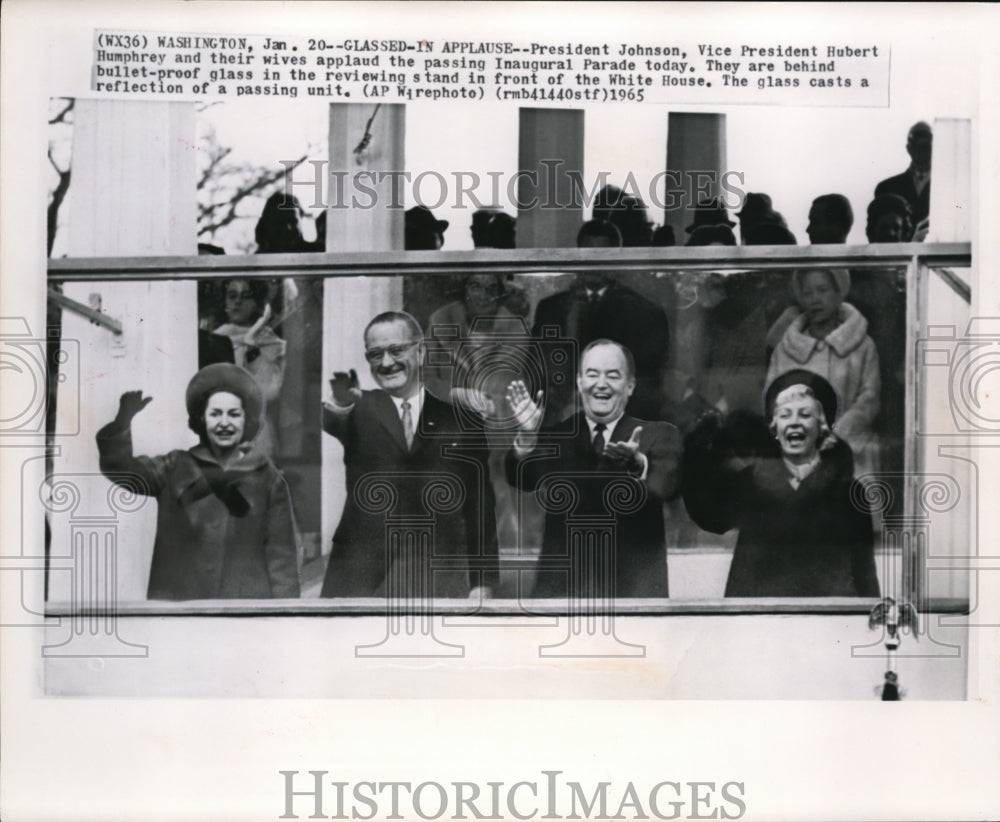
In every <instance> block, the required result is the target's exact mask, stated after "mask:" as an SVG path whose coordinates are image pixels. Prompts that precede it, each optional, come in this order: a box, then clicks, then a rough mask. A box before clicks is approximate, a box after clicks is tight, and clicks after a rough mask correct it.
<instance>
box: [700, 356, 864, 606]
mask: <svg viewBox="0 0 1000 822" xmlns="http://www.w3.org/2000/svg"><path fill="white" fill-rule="evenodd" d="M765 396H766V400H765V410H766V413H765V418H766V419H767V420H768V424H767V425H766V427H765V425H764V422H763V420H761V419H760V418H759V417H756V416H753V417H751V416H750V415H746V414H732V415H730V417H729V418H728V419H726V420H725V421H722V420H720V418H719V417H718V416H711V417H708V418H706V419H704V420H702V421H701V422H700V423H699V425H698V426H697V427H696V428H695V430H694V431H692V432H691V434H690V435H689V436H688V438H687V441H686V442H685V454H684V469H683V471H684V479H683V493H684V503H685V505H686V506H687V509H688V512H689V514H690V515H691V518H692V519H693V520H694V521H695V522H696V523H697V524H698V525H699V526H700V527H702V528H704V529H705V530H707V531H712V532H714V533H718V534H721V533H724V532H725V531H728V530H729V529H731V528H739V538H738V540H737V543H736V550H735V551H734V553H733V561H732V564H731V566H730V569H729V579H728V580H727V582H726V596H727V597H760V596H771V597H855V596H857V597H877V596H879V585H878V579H877V577H876V573H875V556H874V546H873V533H872V521H871V512H870V510H869V508H868V507H867V504H866V503H865V501H864V494H863V489H862V488H860V487H858V488H854V489H853V493H852V484H853V472H854V463H853V458H852V455H851V449H850V446H848V445H847V443H845V442H843V441H842V440H840V439H838V438H837V437H836V436H835V435H833V434H831V432H830V428H831V427H832V425H833V422H834V419H835V417H836V394H835V392H834V390H833V388H832V387H831V386H830V384H829V383H828V382H827V381H826V380H824V379H823V378H822V377H819V376H818V375H816V374H813V373H811V372H808V371H803V370H795V371H790V372H787V373H785V374H782V375H780V376H779V377H777V378H776V379H775V380H774V381H773V382H772V383H771V385H770V386H769V387H768V390H767V392H766V395H765Z"/></svg>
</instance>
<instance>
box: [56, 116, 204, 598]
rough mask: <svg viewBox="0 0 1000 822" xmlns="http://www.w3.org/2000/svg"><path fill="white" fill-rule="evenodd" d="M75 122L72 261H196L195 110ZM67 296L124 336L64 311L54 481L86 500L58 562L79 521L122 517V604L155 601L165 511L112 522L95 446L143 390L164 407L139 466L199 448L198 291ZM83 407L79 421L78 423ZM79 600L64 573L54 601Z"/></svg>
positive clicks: (130, 288)
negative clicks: (194, 395)
mask: <svg viewBox="0 0 1000 822" xmlns="http://www.w3.org/2000/svg"><path fill="white" fill-rule="evenodd" d="M74 116H75V123H74V128H73V161H72V171H73V177H72V183H71V197H70V198H69V199H68V203H69V204H70V209H71V210H70V215H69V221H68V230H69V242H68V253H69V255H70V256H72V257H91V256H107V257H124V256H154V255H169V254H176V255H182V254H195V253H196V251H197V238H196V228H195V222H196V218H195V208H196V203H195V152H194V140H195V113H194V106H193V104H188V103H160V102H121V101H109V100H78V101H77V103H76V109H75V111H74ZM64 293H65V294H66V296H68V297H71V298H73V299H75V300H78V301H79V302H82V303H84V304H87V303H88V302H90V301H91V299H94V300H96V299H97V297H96V295H99V297H100V304H101V307H102V309H103V310H104V311H105V312H106V313H107V314H108V315H109V316H111V317H113V318H115V319H117V320H119V321H120V322H121V323H122V327H123V333H122V334H121V335H120V336H118V335H114V334H112V333H111V332H110V331H108V330H106V329H104V328H102V327H99V326H96V325H93V324H91V323H90V322H89V321H87V320H85V319H83V318H82V317H80V316H79V315H77V314H74V313H72V312H70V311H65V310H64V311H63V319H62V323H63V325H62V339H63V348H64V350H65V351H67V352H68V354H69V359H68V360H67V362H66V363H65V364H64V365H63V368H62V371H61V373H60V379H61V383H60V385H59V397H58V409H59V418H58V421H57V428H56V433H57V437H56V443H57V445H58V446H59V448H60V453H59V455H58V456H57V457H56V458H55V462H54V468H53V471H54V478H55V480H56V481H57V482H59V483H60V487H61V488H63V489H65V488H67V487H73V488H76V489H77V490H78V492H79V500H78V502H77V504H76V506H75V508H73V509H72V510H65V511H64V512H63V513H61V514H58V515H54V516H53V519H52V555H53V558H56V557H59V556H62V555H68V554H69V553H70V548H71V540H72V535H71V531H72V529H74V528H78V526H79V518H81V517H108V516H116V517H117V519H116V520H115V522H116V525H115V527H114V530H115V531H116V536H117V595H118V597H119V599H125V600H128V599H143V598H145V595H146V586H147V584H148V580H149V564H150V559H151V556H152V548H153V540H154V537H155V534H156V504H155V502H153V501H152V500H150V501H148V503H147V504H146V505H144V506H142V508H141V509H140V510H138V511H136V512H134V513H123V512H115V511H113V510H109V508H108V506H109V496H108V493H109V490H110V484H109V483H108V482H107V480H105V479H104V478H103V477H102V476H100V473H99V469H98V456H97V446H96V444H95V439H94V437H95V434H96V432H97V430H98V429H99V428H100V427H101V426H103V425H104V424H105V423H107V422H109V421H110V420H111V419H112V418H113V417H114V415H115V413H116V411H117V408H118V398H119V396H120V395H121V394H122V392H124V391H127V390H132V389H137V390H142V391H143V392H144V393H145V394H147V395H150V396H152V397H153V398H154V399H153V402H152V403H151V404H150V405H149V407H148V408H146V409H145V410H144V411H143V412H142V413H141V414H140V415H139V416H138V417H136V419H135V422H134V425H133V437H134V445H135V450H136V453H137V454H162V453H165V452H167V451H169V450H171V449H174V448H187V447H189V446H190V445H191V444H193V443H194V442H196V439H195V437H194V434H192V433H191V432H190V431H189V430H188V427H187V413H186V411H185V408H184V390H185V388H186V387H187V384H188V381H189V380H190V379H191V377H192V375H193V374H194V373H195V371H196V370H197V367H198V339H197V323H198V311H197V295H196V286H195V283H194V282H129V281H127V280H124V281H123V280H107V281H101V282H90V283H78V284H72V283H69V284H66V285H65V287H64ZM91 295H95V296H94V297H93V298H92V296H91ZM76 407H79V409H80V413H79V417H78V419H77V418H76V417H75V415H74V414H73V413H72V411H73V409H74V408H76ZM66 483H69V486H67V485H66ZM112 499H113V498H112ZM112 507H113V506H112ZM74 523H76V524H75V525H74ZM69 593H70V578H69V574H68V572H55V573H53V574H52V576H51V579H50V587H49V597H50V599H52V600H67V599H69Z"/></svg>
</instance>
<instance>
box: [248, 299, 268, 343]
mask: <svg viewBox="0 0 1000 822" xmlns="http://www.w3.org/2000/svg"><path fill="white" fill-rule="evenodd" d="M270 319H271V304H270V303H267V304H265V305H264V311H263V312H262V313H261V315H260V317H259V318H258V319H257V322H255V323H254V324H253V325H252V326H250V330H249V331H247V333H246V337H245V339H246V343H247V345H248V346H254V345H257V335H258V334H259V333H260V331H261V329H262V328H264V326H266V325H267V323H268V320H270Z"/></svg>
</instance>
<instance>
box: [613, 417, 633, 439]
mask: <svg viewBox="0 0 1000 822" xmlns="http://www.w3.org/2000/svg"><path fill="white" fill-rule="evenodd" d="M637 422H638V420H637V419H636V418H635V417H630V416H629V415H628V414H626V415H625V416H624V417H622V418H621V419H620V420H618V425H616V426H615V430H614V431H613V432H612V434H611V442H625V441H626V440H628V438H629V437H631V436H632V432H633V431H635V428H636V423H637Z"/></svg>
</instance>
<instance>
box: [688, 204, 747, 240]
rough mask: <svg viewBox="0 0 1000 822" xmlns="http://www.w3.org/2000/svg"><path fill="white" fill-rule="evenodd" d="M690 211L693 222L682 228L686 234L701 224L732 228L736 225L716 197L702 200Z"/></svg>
mask: <svg viewBox="0 0 1000 822" xmlns="http://www.w3.org/2000/svg"><path fill="white" fill-rule="evenodd" d="M691 213H692V214H693V215H694V222H693V223H691V225H689V226H688V227H687V228H685V229H684V230H685V231H686V232H687V233H688V234H690V233H691V232H692V231H694V230H695V229H696V228H700V227H701V226H714V225H725V226H729V227H730V228H733V227H734V226H735V225H736V223H734V222H733V221H732V220H730V219H729V214H728V213H727V211H726V209H725V207H724V206H723V205H722V202H721V201H720V200H718V199H714V200H703V201H702V202H700V203H698V207H697V208H694V209H692V210H691Z"/></svg>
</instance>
